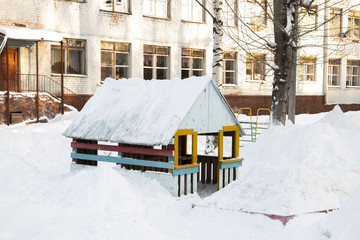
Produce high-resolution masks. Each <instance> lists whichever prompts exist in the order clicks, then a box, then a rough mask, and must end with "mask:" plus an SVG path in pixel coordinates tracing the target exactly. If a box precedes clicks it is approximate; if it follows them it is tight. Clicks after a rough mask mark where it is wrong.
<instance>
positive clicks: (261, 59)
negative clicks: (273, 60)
mask: <svg viewBox="0 0 360 240" xmlns="http://www.w3.org/2000/svg"><path fill="white" fill-rule="evenodd" d="M265 59H266V54H263V53H254V54H246V81H247V82H248V81H251V82H253V81H255V82H263V81H265ZM257 63H260V64H261V67H262V69H260V70H262V71H261V72H262V73H260V76H261V77H260V78H261V79H256V75H257V74H259V73H257V72H258V71H256V64H257ZM249 64H251V69H250V70H251V74H248V70H249V68H248V65H249ZM249 75H251V79H248V76H249Z"/></svg>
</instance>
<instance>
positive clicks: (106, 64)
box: [101, 42, 130, 81]
mask: <svg viewBox="0 0 360 240" xmlns="http://www.w3.org/2000/svg"><path fill="white" fill-rule="evenodd" d="M129 54H130V44H129V43H113V42H101V81H104V80H105V78H107V77H111V78H115V79H119V78H128V77H129Z"/></svg>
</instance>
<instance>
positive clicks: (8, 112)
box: [5, 41, 10, 126]
mask: <svg viewBox="0 0 360 240" xmlns="http://www.w3.org/2000/svg"><path fill="white" fill-rule="evenodd" d="M8 48H9V41H6V47H5V50H6V91H7V94H6V104H7V108H6V115H7V125H8V126H9V125H10V73H9V49H8Z"/></svg>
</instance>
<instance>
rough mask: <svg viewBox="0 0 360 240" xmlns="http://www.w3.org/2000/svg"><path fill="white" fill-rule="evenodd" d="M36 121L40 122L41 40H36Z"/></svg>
mask: <svg viewBox="0 0 360 240" xmlns="http://www.w3.org/2000/svg"><path fill="white" fill-rule="evenodd" d="M36 122H39V42H38V41H36Z"/></svg>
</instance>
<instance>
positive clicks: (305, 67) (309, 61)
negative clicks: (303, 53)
mask: <svg viewBox="0 0 360 240" xmlns="http://www.w3.org/2000/svg"><path fill="white" fill-rule="evenodd" d="M315 69H316V58H307V57H301V58H300V81H315V80H316V79H315Z"/></svg>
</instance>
